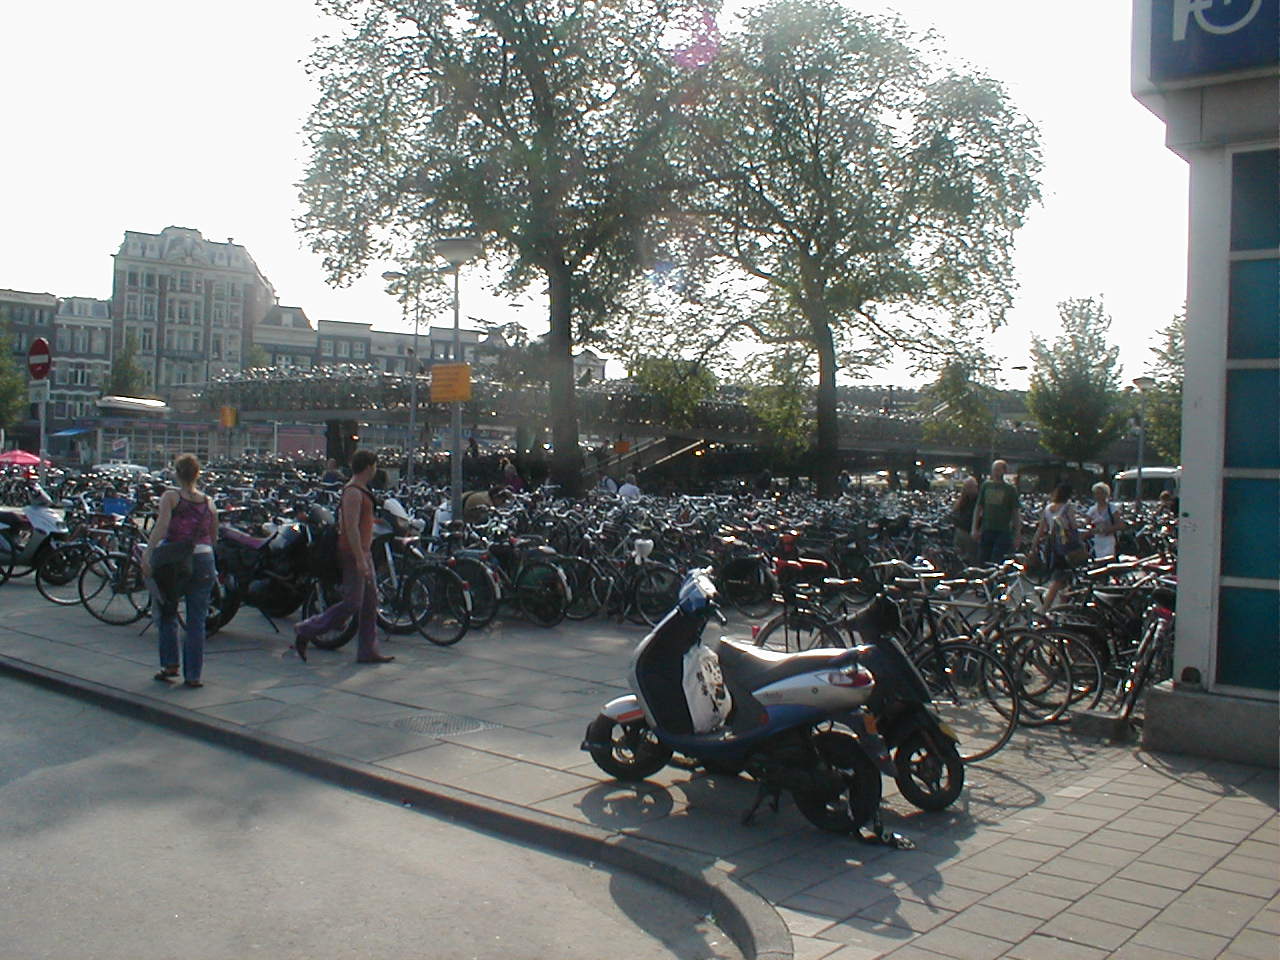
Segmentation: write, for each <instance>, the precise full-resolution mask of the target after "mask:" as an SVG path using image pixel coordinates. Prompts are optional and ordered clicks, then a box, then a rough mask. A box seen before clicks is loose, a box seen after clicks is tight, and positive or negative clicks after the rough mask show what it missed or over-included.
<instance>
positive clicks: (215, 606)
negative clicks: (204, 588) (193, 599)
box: [204, 574, 240, 638]
mask: <svg viewBox="0 0 1280 960" xmlns="http://www.w3.org/2000/svg"><path fill="white" fill-rule="evenodd" d="M239 609H240V591H239V590H238V589H237V584H236V579H235V577H233V576H231V575H230V574H228V575H227V576H226V578H225V579H224V578H223V577H219V576H215V577H214V578H213V589H212V590H210V591H209V614H208V616H206V617H205V618H204V635H205V637H206V638H208V637H212V636H213V635H214V634H215V633H217V632H218V631H219V630H221V629H222V628H223V627H225V626H226V625H227V624H228V623H230V622H231V618H232V617H234V616H235V615H236V612H237V611H238V610H239Z"/></svg>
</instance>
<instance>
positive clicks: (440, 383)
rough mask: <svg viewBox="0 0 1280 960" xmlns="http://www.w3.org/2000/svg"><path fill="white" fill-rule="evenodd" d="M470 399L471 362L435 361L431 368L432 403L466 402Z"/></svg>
mask: <svg viewBox="0 0 1280 960" xmlns="http://www.w3.org/2000/svg"><path fill="white" fill-rule="evenodd" d="M470 399H471V364H469V363H437V364H436V365H435V366H433V367H432V368H431V402H432V403H466V402H467V401H469V400H470Z"/></svg>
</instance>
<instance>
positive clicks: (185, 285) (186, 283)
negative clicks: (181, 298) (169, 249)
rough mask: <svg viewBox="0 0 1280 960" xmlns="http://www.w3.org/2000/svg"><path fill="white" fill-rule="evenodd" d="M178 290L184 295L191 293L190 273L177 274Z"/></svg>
mask: <svg viewBox="0 0 1280 960" xmlns="http://www.w3.org/2000/svg"><path fill="white" fill-rule="evenodd" d="M178 289H179V290H181V291H183V292H184V293H190V292H191V271H190V270H181V271H179V272H178Z"/></svg>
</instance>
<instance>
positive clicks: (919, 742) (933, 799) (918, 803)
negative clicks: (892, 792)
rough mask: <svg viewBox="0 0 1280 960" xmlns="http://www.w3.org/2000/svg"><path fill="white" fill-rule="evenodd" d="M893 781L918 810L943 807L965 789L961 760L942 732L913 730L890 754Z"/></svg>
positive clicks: (932, 809) (949, 803) (954, 747)
mask: <svg viewBox="0 0 1280 960" xmlns="http://www.w3.org/2000/svg"><path fill="white" fill-rule="evenodd" d="M893 765H894V766H895V767H896V768H897V771H898V772H897V773H896V774H894V777H893V779H894V782H895V783H897V784H898V790H899V791H900V792H901V793H902V796H903V797H905V798H906V800H907V802H908V803H910V804H911V805H912V806H913V807H919V808H920V809H921V810H930V811H934V810H943V809H946V808H947V807H949V806H951V804H953V803H954V802H955V800H956V798H957V797H958V796H960V791H961V790H963V789H964V761H963V760H961V759H960V754H959V753H958V752H957V751H956V745H955V744H954V743H952V742H951V741H950V740H948V739H947V738H946V737H945V736H944V735H943V734H941V733H933V734H932V735H926V734H925V733H924V731H922V730H913V731H912V732H911V733H909V734H907V737H906V739H905V740H903V741H902V743H901V744H899V745H898V749H897V751H896V752H895V753H894V755H893Z"/></svg>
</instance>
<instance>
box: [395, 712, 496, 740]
mask: <svg viewBox="0 0 1280 960" xmlns="http://www.w3.org/2000/svg"><path fill="white" fill-rule="evenodd" d="M387 725H388V726H392V727H395V728H396V729H398V730H410V731H412V732H413V733H424V734H426V735H427V736H429V737H456V736H457V735H458V734H460V733H475V732H476V731H477V730H492V729H494V728H495V727H498V726H499V724H496V723H485V721H483V720H477V719H476V718H475V717H463V716H459V715H458V714H456V713H435V712H433V711H428V712H426V713H415V714H413V715H412V716H408V717H397V718H396V719H394V720H389V721H387Z"/></svg>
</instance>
